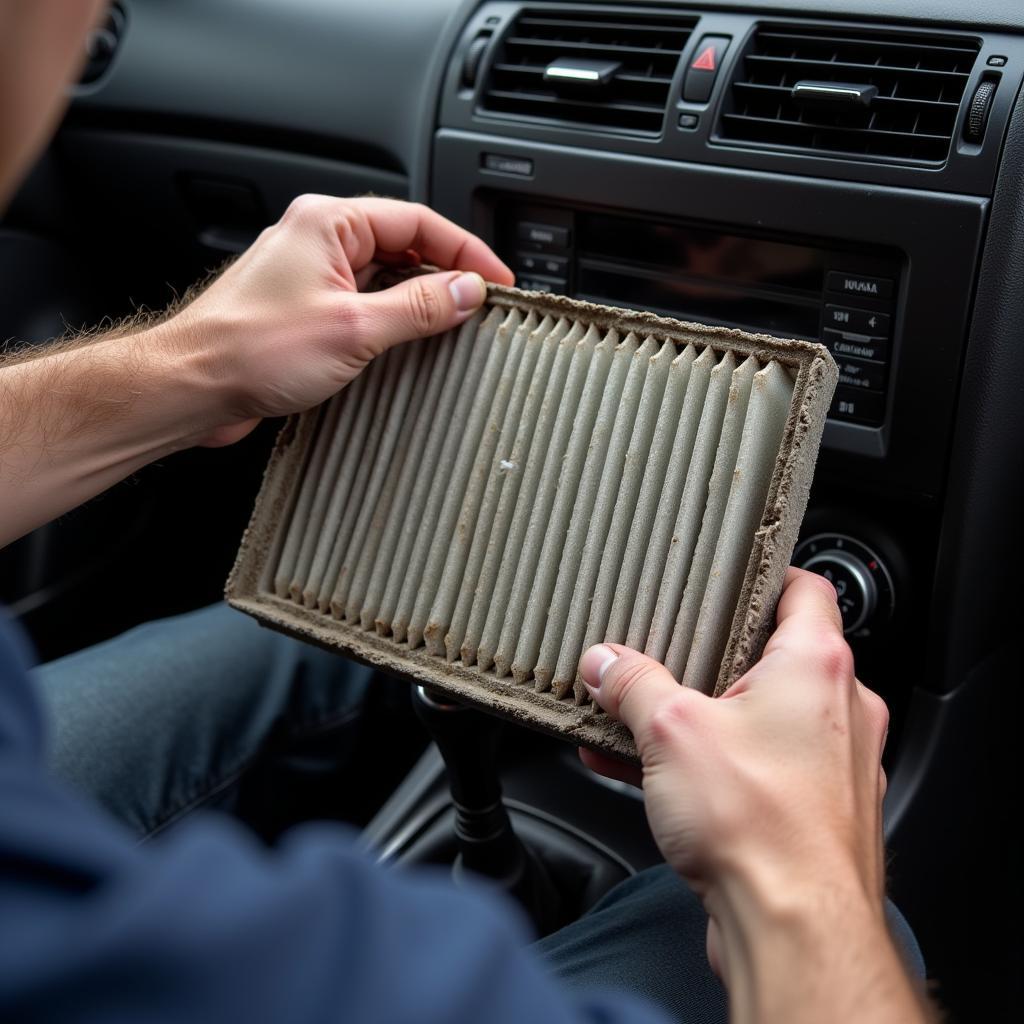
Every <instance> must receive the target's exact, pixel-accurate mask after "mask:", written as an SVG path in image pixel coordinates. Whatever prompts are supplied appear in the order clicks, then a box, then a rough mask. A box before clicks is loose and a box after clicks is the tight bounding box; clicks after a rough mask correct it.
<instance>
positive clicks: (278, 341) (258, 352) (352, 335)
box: [156, 195, 514, 445]
mask: <svg viewBox="0 0 1024 1024" xmlns="http://www.w3.org/2000/svg"><path fill="white" fill-rule="evenodd" d="M410 250H411V252H412V253H414V254H415V256H416V257H418V258H421V259H422V260H423V261H424V262H426V263H431V264H434V265H436V266H439V267H442V268H444V269H443V270H442V272H440V273H434V274H428V275H423V276H420V277H416V278H414V279H412V280H409V281H406V282H404V283H402V284H399V285H396V286H394V287H392V288H388V289H386V290H384V291H380V292H374V293H362V292H360V291H359V289H360V287H362V286H364V285H365V284H366V282H367V281H368V280H369V278H370V277H371V276H372V275H373V273H374V271H375V270H376V269H378V267H379V265H380V264H381V263H390V262H394V261H395V258H396V257H398V258H399V259H401V257H402V256H404V254H406V253H407V252H409V251H410ZM485 279H486V280H490V281H495V282H498V283H501V284H512V283H513V280H514V277H513V275H512V272H511V271H510V270H509V269H508V267H506V266H505V264H504V263H502V262H501V260H499V259H498V257H497V256H495V255H494V253H493V252H492V251H491V250H490V249H489V248H488V247H487V246H486V245H485V244H484V243H483V242H482V241H480V240H479V239H478V238H475V237H474V236H473V235H471V234H470V233H469V232H467V231H464V230H463V229H462V228H460V227H457V226H456V225H455V224H453V223H451V222H450V221H448V220H445V218H443V217H441V216H440V215H439V214H436V213H434V212H433V211H432V210H429V209H427V208H426V207H424V206H420V205H417V204H414V203H404V202H398V201H395V200H390V199H372V198H367V199H335V198H331V197H328V196H316V195H306V196H300V197H299V198H298V199H296V200H294V202H292V204H291V205H290V206H289V207H288V210H287V211H286V213H285V214H284V216H283V217H282V218H281V220H280V221H279V222H278V223H277V224H275V225H273V226H272V227H269V228H267V229H266V230H265V231H263V233H262V234H261V235H260V236H259V238H257V239H256V241H255V242H254V243H253V245H252V246H251V247H250V248H249V250H248V251H247V252H246V253H245V254H244V255H243V256H241V257H240V258H239V259H238V260H237V261H236V262H235V263H234V264H232V266H230V267H229V268H228V269H227V270H226V271H225V272H224V274H222V275H221V276H220V277H219V278H218V279H217V280H216V281H215V282H214V283H213V284H212V285H211V286H210V287H209V288H208V289H206V291H204V292H202V293H201V294H200V295H199V297H198V298H197V299H195V300H194V301H193V302H191V303H190V304H189V305H187V306H186V307H185V308H183V309H182V310H181V311H180V312H179V313H178V314H177V315H176V316H174V317H173V318H171V319H170V320H169V321H168V322H167V323H166V324H164V325H162V326H161V327H160V328H157V329H156V332H157V333H158V334H159V335H161V336H162V337H163V339H164V343H165V344H168V345H170V346H171V347H173V348H174V349H176V352H177V354H180V352H181V350H182V349H183V348H184V349H185V350H187V351H188V353H189V356H190V357H191V359H192V361H193V362H194V363H197V364H198V365H199V366H200V367H201V369H202V375H203V377H204V378H206V379H207V380H209V382H210V385H211V386H210V394H211V396H213V397H214V398H215V402H216V412H215V417H214V421H213V425H212V429H210V430H208V431H206V432H205V434H204V436H203V437H202V439H201V441H200V443H204V444H207V445H221V444H229V443H231V442H232V441H235V440H237V439H238V438H240V437H242V436H244V435H245V434H246V433H248V432H249V431H250V430H251V429H252V428H253V427H254V426H255V424H256V423H257V422H258V421H259V420H260V419H262V418H263V417H265V416H283V415H287V414H288V413H293V412H300V411H302V410H304V409H308V408H310V407H312V406H314V405H317V404H319V403H320V402H322V401H324V400H325V399H327V398H329V397H330V396H331V395H333V394H335V393H336V392H337V391H339V390H341V388H343V387H344V386H345V385H346V384H348V383H349V382H350V381H351V380H352V379H353V378H354V377H355V376H356V375H357V374H358V373H359V372H360V371H361V370H362V369H363V367H365V366H366V364H367V363H368V362H369V361H370V360H371V359H373V358H374V356H377V355H380V353H382V352H383V351H384V350H385V349H387V348H390V347H391V346H392V345H396V344H398V343H399V342H403V341H409V340H411V339H413V338H421V337H426V336H429V335H432V334H437V333H440V332H442V331H446V330H448V329H449V328H451V327H455V326H457V325H458V324H460V323H462V322H463V321H464V320H466V319H467V318H468V317H469V316H471V315H472V313H473V312H474V311H475V310H476V309H478V308H479V307H480V306H481V304H482V303H483V301H484V298H485V295H486V292H485V286H484V280H485Z"/></svg>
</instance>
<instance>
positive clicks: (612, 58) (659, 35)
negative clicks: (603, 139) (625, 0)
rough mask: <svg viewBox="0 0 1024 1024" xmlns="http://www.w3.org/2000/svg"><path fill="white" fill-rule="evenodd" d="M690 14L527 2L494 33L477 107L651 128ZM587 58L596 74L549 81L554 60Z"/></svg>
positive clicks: (562, 121) (561, 121)
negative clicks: (600, 71) (599, 71)
mask: <svg viewBox="0 0 1024 1024" xmlns="http://www.w3.org/2000/svg"><path fill="white" fill-rule="evenodd" d="M694 24H695V20H694V19H693V18H685V17H673V16H669V15H658V14H647V13H636V12H628V13H623V12H616V11H614V10H611V11H607V12H605V11H598V12H594V11H586V10H573V9H564V10H557V11H548V10H537V9H532V8H528V9H526V10H524V11H523V12H522V13H520V14H519V16H518V17H517V18H516V20H515V22H514V23H513V24H512V26H511V27H510V29H509V30H508V32H507V33H506V35H505V37H504V38H503V39H502V40H501V42H500V44H499V46H498V49H497V52H496V54H495V59H494V61H493V63H492V64H491V67H490V73H489V75H488V80H487V84H486V87H485V89H484V93H483V97H482V101H481V105H480V109H481V111H482V112H484V113H490V114H501V115H504V116H513V117H516V118H525V119H528V120H530V121H542V122H546V123H549V124H557V125H571V126H573V127H579V126H586V127H592V128H605V129H613V130H618V131H629V132H636V133H642V134H647V135H656V134H658V133H659V132H660V131H661V128H662V123H663V121H664V118H665V107H666V104H667V103H668V95H669V90H670V88H671V85H672V78H673V76H674V75H675V72H676V68H677V67H678V65H679V57H680V54H681V53H682V51H683V48H684V47H685V45H686V41H687V39H689V37H690V32H691V31H692V29H693V25H694ZM559 60H564V61H568V62H580V61H583V62H591V61H592V62H594V63H595V65H603V66H604V68H606V69H611V73H610V74H607V75H602V77H601V80H600V81H597V82H590V83H587V82H585V81H580V80H579V79H578V78H577V79H576V80H575V81H574V80H572V79H569V80H563V81H552V79H551V76H548V77H545V72H546V71H547V70H548V68H549V67H550V66H551V65H552V64H553V63H555V62H557V61H559Z"/></svg>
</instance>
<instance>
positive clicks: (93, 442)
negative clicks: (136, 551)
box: [0, 322, 216, 546]
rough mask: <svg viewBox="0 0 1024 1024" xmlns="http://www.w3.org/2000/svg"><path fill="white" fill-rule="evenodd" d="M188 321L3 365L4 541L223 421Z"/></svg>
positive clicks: (0, 539) (0, 462)
mask: <svg viewBox="0 0 1024 1024" xmlns="http://www.w3.org/2000/svg"><path fill="white" fill-rule="evenodd" d="M177 329H179V328H177V327H176V325H175V324H174V323H173V322H167V323H164V324H161V325H158V326H155V327H152V328H150V329H148V330H143V331H139V332H137V333H129V334H112V335H108V336H106V337H99V338H97V339H95V340H93V341H90V342H88V343H84V344H81V345H77V346H72V347H61V348H58V349H57V350H55V351H51V352H49V353H47V352H46V351H45V350H43V353H42V354H40V355H38V356H35V357H30V358H28V359H17V360H15V361H12V362H8V363H7V364H6V365H5V364H3V363H0V494H2V501H0V546H3V545H6V544H8V543H10V542H11V541H13V540H15V539H16V538H18V537H20V536H22V535H24V534H26V533H28V532H29V531H30V530H32V529H34V528H35V527H37V526H40V525H42V524H43V523H46V522H48V521H50V520H51V519H53V518H55V517H57V516H59V515H61V514H62V513H64V512H67V511H68V510H70V509H72V508H74V507H75V506H77V505H80V504H81V503H82V502H84V501H87V500H88V499H89V498H91V497H93V496H94V495H96V494H99V493H100V492H101V491H103V490H106V489H107V488H108V487H110V486H111V485H113V484H115V483H117V482H118V481H119V480H122V479H124V478H125V477H126V476H129V475H130V474H131V473H133V472H135V471H136V470H138V469H140V468H141V467H142V466H144V465H146V464H147V463H149V462H152V461H153V460H154V459H158V458H161V457H163V456H166V455H168V454H170V453H171V452H174V451H178V450H180V449H182V448H186V447H190V446H191V445H193V444H195V443H197V442H198V441H199V440H200V439H201V438H203V437H204V436H205V435H206V434H208V432H209V431H210V430H211V429H213V428H214V426H215V411H214V410H215V408H216V401H215V396H214V395H213V393H212V389H211V387H210V385H209V383H208V381H207V375H206V374H205V373H204V372H203V368H202V366H201V364H200V362H199V360H198V359H197V358H196V357H195V356H193V355H190V353H189V350H188V346H187V345H183V344H174V343H171V342H172V341H173V339H172V333H173V332H174V331H175V330H177Z"/></svg>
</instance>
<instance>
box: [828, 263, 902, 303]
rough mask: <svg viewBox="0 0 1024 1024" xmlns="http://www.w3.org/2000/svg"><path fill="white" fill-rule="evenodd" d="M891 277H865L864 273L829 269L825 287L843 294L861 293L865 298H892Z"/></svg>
mask: <svg viewBox="0 0 1024 1024" xmlns="http://www.w3.org/2000/svg"><path fill="white" fill-rule="evenodd" d="M892 285H893V281H892V278H891V277H867V276H865V275H864V274H852V273H847V272H846V271H845V270H830V271H829V273H828V276H827V277H826V279H825V287H826V288H828V290H829V291H830V292H842V294H844V295H862V296H863V297H864V298H866V299H889V298H892Z"/></svg>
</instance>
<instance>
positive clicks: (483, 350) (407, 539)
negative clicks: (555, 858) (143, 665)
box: [227, 286, 836, 757]
mask: <svg viewBox="0 0 1024 1024" xmlns="http://www.w3.org/2000/svg"><path fill="white" fill-rule="evenodd" d="M835 379H836V370H835V365H834V363H833V362H832V360H831V358H830V357H829V355H828V354H827V352H826V351H825V349H824V348H822V347H821V346H819V345H816V344H812V343H809V342H801V341H788V342H787V341H778V340H776V339H774V338H768V337H764V336H756V335H749V334H744V333H742V332H739V331H732V330H726V329H723V328H706V327H696V326H693V325H689V324H683V323H679V322H677V321H674V320H667V319H662V318H659V317H656V316H653V315H650V314H644V313H636V312H629V311H625V310H618V309H611V308H608V307H603V306H595V305H591V304H589V303H584V302H576V301H573V300H570V299H564V298H557V297H551V296H546V295H541V294H538V293H533V292H521V291H517V290H515V289H510V288H502V287H497V286H492V287H491V288H490V291H489V296H488V302H487V304H486V306H485V307H484V309H483V310H481V312H480V313H478V314H477V315H475V316H474V317H473V318H472V319H471V320H469V321H467V322H466V323H465V324H464V325H462V327H460V328H457V329H455V330H452V331H449V332H447V333H446V334H443V335H440V336H437V337H433V338H429V339H427V340H423V341H417V342H411V343H409V344H406V345H403V346H400V347H398V348H395V349H392V350H391V351H390V352H388V353H387V354H386V355H384V356H382V357H380V358H378V359H376V360H375V361H374V362H373V363H372V364H371V365H370V367H369V368H368V369H367V370H366V371H364V372H363V373H362V374H361V375H360V376H359V377H358V378H357V380H356V381H355V382H354V383H353V384H351V385H350V386H349V387H347V388H345V390H344V391H342V392H341V393H340V394H338V395H337V396H335V397H334V398H332V399H331V400H330V401H328V402H326V403H325V404H324V405H322V406H321V407H320V408H318V409H314V410H310V411H309V412H307V413H304V414H303V415H301V416H298V417H294V418H293V419H292V420H291V421H289V423H288V425H287V426H286V427H285V429H284V431H283V432H282V434H281V437H280V439H279V441H278V444H277V448H276V449H275V451H274V454H273V456H272V458H271V461H270V465H269V467H268V469H267V474H266V477H265V479H264V483H263V488H262V490H261V491H260V495H259V497H258V499H257V502H256V509H255V511H254V513H253V517H252V522H251V523H250V526H249V529H248V531H247V533H246V535H245V538H244V539H243V542H242V546H241V550H240V551H239V555H238V561H237V563H236V565H235V568H234V570H233V572H232V575H231V578H230V580H229V581H228V588H227V594H228V600H229V601H230V602H231V603H232V604H233V605H235V606H236V607H238V608H241V609H243V610H245V611H247V612H250V613H251V614H253V615H255V616H256V617H257V618H258V619H260V620H261V621H262V622H264V623H266V624H268V625H270V626H273V627H274V628H277V629H281V630H284V631H286V632H289V633H292V634H294V635H296V636H299V637H301V638H303V639H306V640H310V641H313V642H315V643H318V644H321V645H323V646H327V647H332V648H336V649H338V650H340V651H342V652H345V653H347V654H350V655H353V656H355V657H357V658H359V659H360V660H363V661H366V662H369V663H371V664H374V665H377V666H379V667H381V668H383V669H385V670H387V671H390V672H392V673H397V674H399V675H401V676H404V677H406V678H409V679H412V680H415V681H417V682H421V683H425V684H428V685H431V686H435V687H437V688H438V689H441V690H444V691H446V692H447V693H449V694H452V695H455V696H457V697H459V698H463V699H466V700H469V701H471V702H474V703H476V704H479V705H483V706H485V707H487V708H489V709H490V710H493V711H496V712H498V713H500V714H504V715H507V716H511V717H514V718H516V719H518V720H520V721H522V722H524V723H525V724H528V725H532V726H535V727H538V728H541V729H544V730H546V731H549V732H556V733H559V734H561V735H564V736H566V737H568V738H571V739H572V740H573V741H574V742H579V743H584V744H587V745H589V746H592V747H596V748H598V749H603V750H606V751H608V752H611V753H614V754H617V755H620V756H626V757H630V756H635V751H634V748H633V744H632V740H631V738H630V736H629V734H628V733H627V732H626V731H625V729H624V728H623V727H622V726H620V725H619V724H618V723H615V722H613V721H611V720H609V719H608V718H607V716H605V715H604V714H603V713H602V712H601V711H600V709H598V708H595V707H594V705H592V704H591V703H589V698H588V697H587V694H586V692H585V690H583V688H582V686H581V685H580V683H579V680H578V679H577V663H578V661H579V658H580V654H581V653H582V652H583V650H585V649H586V647H588V646H589V645H590V644H593V643H597V642H600V641H602V640H610V641H614V642H617V643H624V644H627V645H628V646H630V647H634V648H637V649H639V650H643V651H646V652H647V653H648V654H649V655H651V656H652V657H654V658H657V659H658V660H659V661H662V662H664V663H665V665H666V666H667V667H668V668H669V670H670V671H671V672H672V674H673V675H674V676H675V677H676V679H678V680H679V681H680V682H681V683H682V684H683V685H685V686H692V687H696V688H698V689H700V690H703V691H704V692H706V693H712V692H716V693H717V692H721V691H722V690H723V689H724V688H725V687H726V686H728V685H729V683H731V682H732V681H733V680H734V679H736V678H737V677H738V676H740V675H741V674H742V673H743V672H744V671H745V670H746V669H747V668H748V667H749V666H750V665H751V664H752V663H753V661H755V660H756V658H757V657H758V656H759V654H760V652H761V649H762V647H763V645H764V643H765V640H766V637H767V635H768V632H769V630H770V626H771V622H772V617H773V614H774V609H775V604H776V602H777V600H778V596H779V593H780V590H781V587H782V580H783V576H784V573H785V569H786V566H787V564H788V563H789V559H790V556H791V554H792V550H793V545H794V542H795V540H796V536H797V531H798V530H799V527H800V521H801V518H802V516H803V512H804V508H805V506H806V502H807V493H808V490H809V487H810V483H811V476H812V473H813V468H814V461H815V458H816V455H817V450H818V444H819V441H820V438H821V431H822V428H823V425H824V420H825V415H826V411H827V409H828V404H829V401H830V399H831V396H832V391H833V388H834V386H835Z"/></svg>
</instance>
